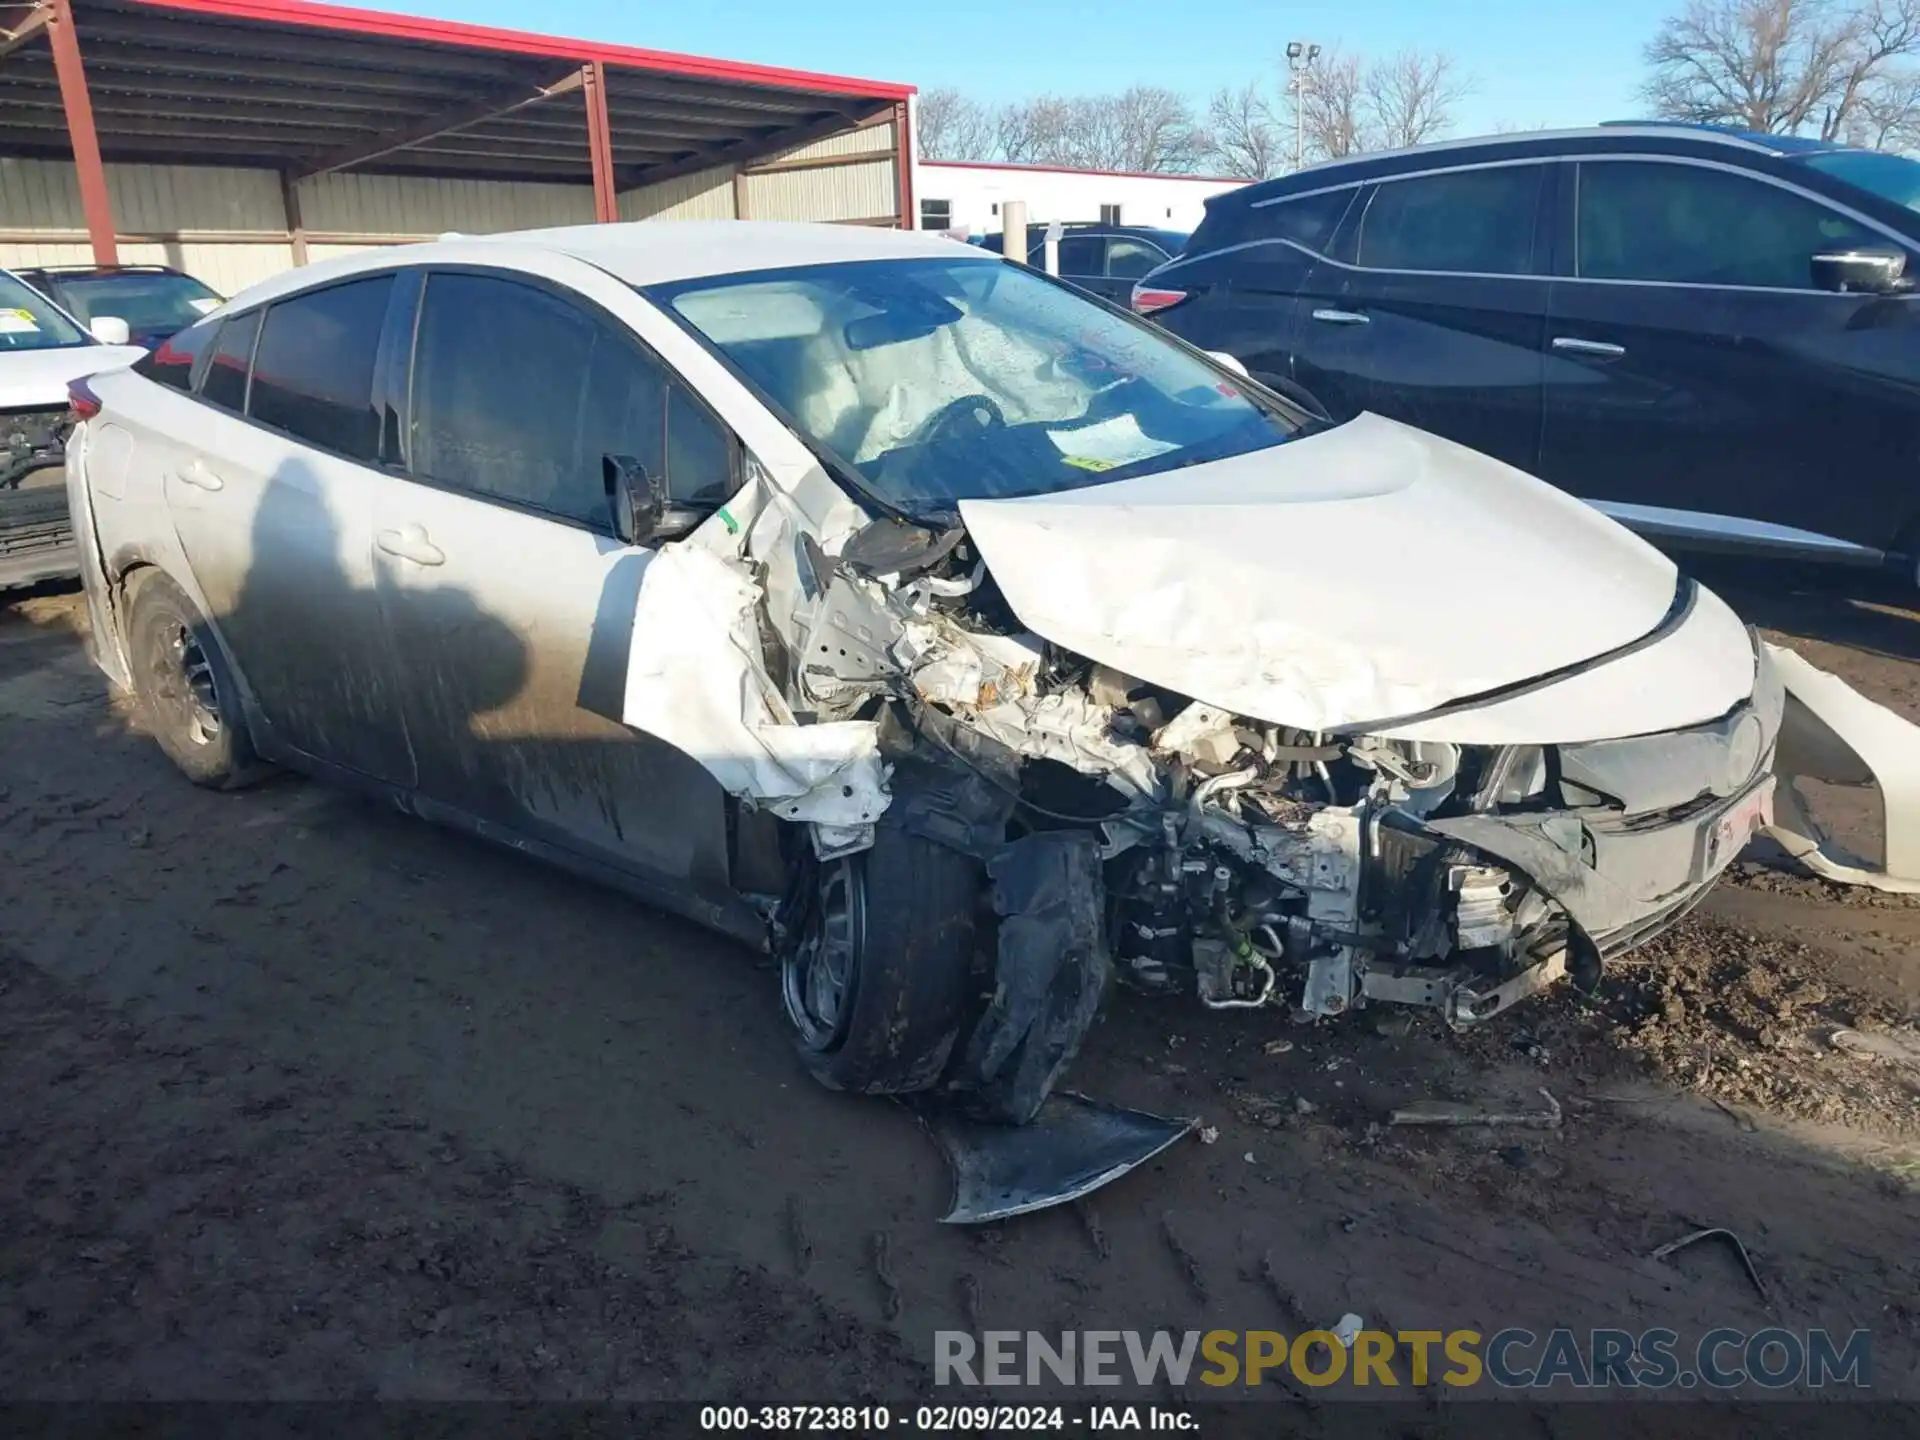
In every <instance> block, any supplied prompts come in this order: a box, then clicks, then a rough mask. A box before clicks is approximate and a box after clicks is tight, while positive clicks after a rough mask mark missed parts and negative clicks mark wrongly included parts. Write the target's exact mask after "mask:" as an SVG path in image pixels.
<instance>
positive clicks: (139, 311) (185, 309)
mask: <svg viewBox="0 0 1920 1440" xmlns="http://www.w3.org/2000/svg"><path fill="white" fill-rule="evenodd" d="M47 283H48V284H49V285H50V286H52V288H53V293H54V294H55V295H56V296H57V297H58V298H59V301H60V303H61V305H63V306H64V307H66V310H67V313H68V314H70V315H72V316H74V317H75V318H76V319H78V320H80V321H82V322H84V323H85V324H88V325H91V324H92V323H93V322H94V321H95V320H98V319H99V318H100V317H101V316H102V315H116V316H118V317H119V318H120V319H122V320H124V321H126V322H127V328H128V329H129V330H131V331H132V332H133V333H134V334H135V335H148V336H153V335H171V334H172V333H173V332H174V331H176V330H184V329H186V328H187V326H189V325H191V324H193V322H194V321H196V320H198V319H199V318H200V317H201V316H202V315H205V314H206V313H207V312H208V311H210V310H216V309H218V308H219V307H220V304H221V303H222V302H221V298H220V296H219V295H217V294H215V293H214V292H213V291H211V290H209V289H208V288H207V287H206V286H204V285H202V284H201V283H200V282H199V281H198V280H196V279H194V278H193V277H192V276H191V275H169V274H165V273H154V272H151V271H140V270H128V271H122V272H119V273H117V274H116V273H108V274H104V275H50V276H48V277H47Z"/></svg>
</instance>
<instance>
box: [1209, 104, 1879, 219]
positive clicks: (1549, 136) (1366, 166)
mask: <svg viewBox="0 0 1920 1440" xmlns="http://www.w3.org/2000/svg"><path fill="white" fill-rule="evenodd" d="M1622 141H1626V142H1630V143H1631V144H1632V145H1633V146H1634V147H1635V148H1636V149H1647V150H1656V151H1671V152H1675V153H1681V154H1687V153H1691V154H1702V153H1707V152H1714V151H1717V152H1719V153H1722V154H1725V153H1726V152H1728V151H1744V152H1745V153H1746V154H1747V155H1748V156H1749V157H1750V158H1755V159H1759V158H1763V157H1768V158H1770V157H1775V156H1781V155H1787V154H1800V153H1802V152H1805V151H1809V150H1835V149H1844V148H1846V147H1844V146H1839V145H1835V144H1833V143H1832V142H1830V141H1814V140H1808V139H1805V138H1804V137H1799V136H1792V135H1765V134H1758V133H1752V132H1748V131H1742V130H1735V129H1732V128H1730V127H1727V126H1721V125H1705V124H1696V123H1692V122H1687V121H1677V120H1671V121H1670V120H1616V121H1609V122H1608V123H1606V124H1604V125H1591V126H1586V127H1583V128H1581V129H1577V130H1532V131H1518V132H1514V133H1511V134H1506V135H1474V136H1463V137H1461V138H1459V139H1452V140H1439V141H1433V142H1431V143H1429V144H1425V145H1415V146H1411V147H1409V148H1406V149H1401V150H1375V151H1370V152H1368V153H1365V154H1360V155H1349V156H1343V157H1341V158H1339V159H1337V160H1322V161H1320V162H1319V163H1317V164H1313V165H1308V166H1305V167H1303V168H1301V169H1299V170H1294V171H1291V172H1289V173H1288V174H1285V175H1281V176H1278V177H1276V178H1275V179H1272V180H1263V181H1261V182H1259V183H1258V184H1255V185H1246V186H1243V187H1241V188H1240V189H1238V190H1229V191H1227V192H1225V193H1224V194H1221V195H1215V196H1212V197H1211V198H1210V199H1208V201H1207V202H1206V203H1207V209H1208V210H1209V211H1213V210H1215V209H1216V207H1221V206H1225V207H1229V208H1231V207H1237V206H1240V205H1259V204H1261V203H1262V202H1263V201H1267V200H1273V199H1279V198H1282V197H1284V196H1287V195H1291V194H1295V193H1300V192H1305V191H1310V190H1318V189H1323V188H1327V187H1331V186H1335V185H1342V184H1350V183H1353V182H1355V181H1357V180H1361V179H1365V178H1368V177H1371V176H1373V175H1376V174H1377V175H1382V176H1384V175H1388V174H1394V173H1404V172H1406V171H1407V170H1410V169H1417V168H1420V167H1421V166H1422V165H1426V164H1434V165H1446V164H1449V163H1468V161H1467V157H1468V156H1475V157H1479V156H1482V155H1486V154H1493V155H1496V156H1497V157H1498V158H1502V159H1505V158H1525V157H1527V156H1529V155H1531V154H1534V153H1535V152H1539V151H1545V152H1547V153H1549V154H1573V153H1576V152H1580V151H1583V150H1584V151H1591V150H1594V149H1596V148H1605V147H1610V146H1615V145H1618V144H1619V143H1620V142H1622Z"/></svg>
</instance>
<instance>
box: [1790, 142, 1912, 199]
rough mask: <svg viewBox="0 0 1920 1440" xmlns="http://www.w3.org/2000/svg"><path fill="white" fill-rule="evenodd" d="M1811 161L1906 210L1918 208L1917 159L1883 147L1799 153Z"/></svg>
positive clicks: (1835, 175) (1810, 163)
mask: <svg viewBox="0 0 1920 1440" xmlns="http://www.w3.org/2000/svg"><path fill="white" fill-rule="evenodd" d="M1800 160H1801V163H1802V164H1804V165H1810V166H1812V167H1813V168H1814V169H1815V170H1820V171H1823V172H1825V173H1826V174H1828V175H1831V176H1833V178H1834V179H1836V180H1845V181H1846V182H1847V183H1848V184H1849V185H1858V186H1859V187H1860V188H1861V189H1862V190H1868V191H1871V192H1872V193H1873V194H1875V195H1878V196H1879V197H1880V198H1881V199H1882V200H1891V201H1892V202H1893V203H1894V204H1896V205H1904V206H1906V207H1907V208H1908V209H1909V210H1920V161H1913V160H1909V159H1908V158H1907V157H1906V156H1904V155H1889V154H1887V153H1886V152H1885V151H1882V150H1820V151H1816V152H1815V153H1814V154H1811V155H1804V156H1801V157H1800Z"/></svg>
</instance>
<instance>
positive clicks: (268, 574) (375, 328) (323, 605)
mask: <svg viewBox="0 0 1920 1440" xmlns="http://www.w3.org/2000/svg"><path fill="white" fill-rule="evenodd" d="M392 285H393V276H392V275H390V274H388V275H379V276H373V277H368V278H362V279H357V280H353V281H349V282H347V283H343V284H340V285H333V286H328V287H325V288H322V289H318V290H310V291H304V292H301V293H299V294H297V295H294V296H290V297H288V298H287V299H285V300H280V301H276V302H274V303H273V304H272V305H271V306H269V307H266V309H265V310H264V312H263V311H261V310H253V311H249V312H247V313H246V314H244V315H240V316H237V317H235V318H233V319H230V320H228V321H227V322H226V323H225V324H224V325H223V326H222V328H221V330H220V332H219V336H218V338H217V340H216V342H215V346H214V353H213V355H212V358H211V362H210V364H209V365H208V366H207V369H206V374H205V377H204V379H203V380H202V382H201V388H200V399H201V401H202V402H204V403H202V404H199V405H192V404H191V402H187V401H185V400H184V398H182V399H181V400H180V401H178V402H177V403H178V404H179V405H180V406H181V407H182V409H183V410H190V418H191V422H192V423H191V428H187V427H186V425H185V424H184V421H182V422H176V424H175V432H176V433H174V434H172V435H170V436H169V435H156V436H155V437H152V438H154V439H155V440H156V441H160V442H164V449H163V450H155V451H154V455H155V458H156V460H157V461H158V463H159V464H160V465H161V466H162V467H163V475H164V489H165V494H166V497H167V509H168V512H169V514H170V516H171V518H172V520H173V525H174V531H175V533H176V535H177V536H178V537H179V540H180V544H181V548H182V550H183V551H184V553H185V555H186V557H187V563H188V565H189V567H190V568H191V570H192V574H193V579H194V582H195V584H196V585H197V586H198V587H199V589H200V592H201V595H202V597H203V598H204V601H205V603H206V605H207V608H208V615H209V618H210V619H211V620H212V621H213V622H214V624H215V625H216V626H217V627H218V628H219V630H220V633H221V634H222V635H223V636H224V637H225V639H226V642H227V645H228V647H229V649H230V650H231V651H232V652H233V654H234V657H235V659H236V661H237V663H238V665H239V668H240V671H241V673H242V675H244V677H245V679H246V682H247V685H248V688H249V689H250V691H251V692H252V696H253V700H254V704H255V706H256V707H257V710H258V714H259V717H260V718H261V719H264V721H265V722H266V726H267V727H268V730H267V732H266V733H265V735H264V736H263V737H262V738H263V739H265V741H266V743H267V747H268V748H269V749H274V748H277V747H288V748H291V749H292V750H295V751H297V752H299V753H300V754H301V755H304V756H307V757H309V758H311V759H314V760H319V761H322V762H325V763H326V764H329V765H334V766H339V767H342V768H344V769H345V770H348V771H351V772H353V773H354V774H356V775H359V776H362V777H366V778H369V779H372V780H375V781H379V782H382V783H385V784H391V785H396V786H401V787H405V786H407V785H410V784H411V783H412V781H413V775H414V772H413V757H412V754H411V750H410V747H409V746H408V743H407V734H406V727H405V723H404V719H403V716H402V711H401V706H400V700H399V694H398V690H397V688H396V685H395V683H394V682H395V675H394V672H393V668H392V657H391V653H390V651H389V650H388V648H387V644H386V637H385V635H384V633H383V627H382V624H381V619H380V612H379V606H378V602H377V600H376V598H375V595H374V584H373V535H372V526H373V517H374V508H375V505H376V503H377V500H376V497H377V495H378V492H379V491H380V489H381V487H383V486H384V485H385V484H386V483H387V481H386V478H385V476H384V475H383V474H382V473H381V472H380V470H379V469H378V468H376V467H377V455H378V446H379V426H378V420H377V418H376V416H375V414H374V411H373V408H372V398H371V397H372V391H373V376H374V367H375V359H376V354H377V351H378V348H379V343H380V336H381V330H382V326H383V324H384V322H385V319H386V314H387V301H388V297H389V293H390V291H391V289H392ZM263 313H264V317H265V318H264V322H263V320H262V315H263ZM149 403H154V404H159V403H167V404H174V403H176V402H175V400H174V397H172V396H170V395H167V394H166V393H165V392H164V391H162V390H160V389H159V388H158V387H155V394H154V396H153V397H151V399H150V402H149ZM188 436H190V437H191V438H190V439H188V438H184V437H188ZM146 438H147V437H143V438H142V443H143V444H144V443H145V442H146Z"/></svg>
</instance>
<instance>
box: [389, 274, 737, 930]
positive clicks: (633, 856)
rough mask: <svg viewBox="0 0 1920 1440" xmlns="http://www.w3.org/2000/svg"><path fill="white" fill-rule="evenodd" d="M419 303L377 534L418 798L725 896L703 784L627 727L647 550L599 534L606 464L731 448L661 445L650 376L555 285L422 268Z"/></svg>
mask: <svg viewBox="0 0 1920 1440" xmlns="http://www.w3.org/2000/svg"><path fill="white" fill-rule="evenodd" d="M420 304H421V310H420V319H419V324H418V331H417V337H416V339H415V341H414V351H413V368H412V384H411V402H410V410H408V411H407V412H405V413H407V414H408V419H407V422H406V426H405V429H406V434H407V444H406V447H405V451H406V461H405V476H404V478H396V479H395V480H394V481H393V482H392V483H391V484H390V485H389V486H388V488H387V490H386V492H385V493H384V495H383V497H382V501H381V505H380V509H379V513H378V515H377V516H376V518H375V522H374V530H375V538H374V544H375V549H376V561H377V570H378V584H379V590H380V598H381V605H382V608H383V610H384V612H385V614H386V617H387V622H388V627H389V631H390V633H391V635H392V640H393V645H394V649H395V652H396V658H397V662H398V665H399V668H400V671H401V674H402V677H403V683H404V685H405V690H406V706H407V718H408V726H409V730H410V732H411V733H412V735H413V736H414V742H415V751H416V754H417V757H418V764H419V772H420V781H419V789H420V793H421V794H422V796H423V797H425V799H426V800H427V801H428V802H430V803H431V802H437V803H439V804H441V805H445V806H449V807H452V808H453V809H455V810H456V811H458V812H460V813H461V814H463V815H466V816H469V817H471V818H472V819H474V820H477V821H479V822H480V823H481V825H482V826H483V827H488V826H491V827H499V828H501V829H504V830H505V831H507V832H509V834H511V835H524V836H527V837H529V838H531V839H534V840H536V841H539V842H542V843H545V844H549V845H552V846H555V847H558V848H560V849H562V850H565V851H567V852H570V853H572V854H575V855H579V856H584V857H586V858H589V859H592V860H596V861H599V862H602V863H607V864H611V865H614V866H616V867H618V868H619V869H621V870H622V871H624V872H627V873H629V874H634V873H645V874H650V875H653V876H657V877H662V878H664V879H667V880H671V881H674V882H677V883H678V884H679V886H680V887H681V889H682V890H685V889H687V888H688V886H689V885H691V888H692V889H693V890H694V891H695V892H698V893H700V894H704V895H714V896H718V895H720V894H722V893H723V892H725V891H726V889H727V886H728V869H727V856H728V845H727V833H726V811H725V807H724V805H723V803H722V799H723V797H722V795H721V792H720V790H719V788H718V786H717V785H715V783H714V782H713V780H712V779H711V777H710V776H708V774H707V772H706V771H705V770H703V769H701V768H700V766H699V765H698V764H697V763H696V762H695V761H693V760H692V759H691V758H690V757H688V756H686V755H684V754H682V753H681V752H679V751H677V750H675V749H673V748H672V747H671V746H668V745H666V744H665V743H663V742H661V741H657V740H653V739H651V738H650V737H647V736H645V735H642V734H640V733H639V732H637V731H634V730H632V729H630V728H628V727H627V726H625V725H624V724H622V723H621V721H620V710H619V703H620V700H621V698H622V697H623V696H624V692H625V668H624V667H625V663H626V655H627V650H628V647H629V641H630V638H631V635H632V626H633V614H634V605H635V602H636V599H637V597H638V594H639V588H640V581H641V576H642V574H643V573H644V570H645V567H646V563H647V559H648V557H649V554H650V552H649V551H647V550H646V549H644V548H640V547H637V546H634V545H630V544H627V543H626V542H624V541H622V540H621V539H620V538H619V537H618V536H617V535H616V534H615V533H614V527H613V523H612V511H611V507H610V505H609V502H608V495H607V487H606V482H605V479H604V474H605V465H604V463H603V462H604V457H606V456H608V455H624V456H631V457H634V458H635V459H637V460H638V461H639V462H640V463H641V464H642V465H643V466H644V467H645V469H646V471H647V473H648V474H649V475H662V474H664V475H666V476H667V478H668V480H669V483H671V482H673V481H674V480H676V479H678V480H683V481H684V480H685V479H686V478H687V477H686V476H676V475H674V474H671V473H669V472H668V470H667V468H666V467H667V466H669V465H670V464H674V465H676V467H677V468H679V469H684V470H686V471H687V472H688V476H691V475H692V474H693V473H694V472H695V471H696V470H697V469H699V468H700V466H701V465H703V464H704V465H706V466H707V467H709V468H710V469H711V468H712V467H713V466H715V465H718V466H719V467H722V468H723V469H724V468H725V467H728V466H730V465H731V463H732V462H731V460H730V451H729V450H728V449H727V444H728V441H727V438H726V437H725V436H724V434H716V435H713V436H710V437H699V438H705V439H706V440H707V443H706V445H705V447H704V449H703V448H702V446H701V444H700V443H699V438H696V439H695V440H691V441H690V440H688V439H687V438H686V435H685V434H684V433H683V434H682V435H680V436H679V437H678V438H679V439H680V441H681V443H680V444H679V445H678V447H677V448H676V447H675V446H673V445H671V444H670V443H669V439H668V433H669V429H670V427H671V426H672V425H673V424H674V419H670V415H671V416H673V417H675V418H676V419H679V422H680V428H681V430H682V431H685V430H686V429H687V428H688V425H689V424H690V422H689V421H687V420H685V419H684V418H680V413H679V411H677V410H675V408H674V406H675V403H676V402H675V401H674V400H673V392H674V387H673V386H672V385H671V384H670V382H669V381H668V379H667V377H666V376H665V375H664V374H663V372H662V371H661V369H660V367H659V365H658V363H657V362H656V361H654V360H653V359H652V358H651V357H648V356H645V355H643V354H641V353H640V351H639V349H638V347H637V346H636V345H634V344H633V343H631V342H630V340H629V338H628V337H627V336H626V335H625V334H624V333H622V332H619V331H617V330H616V328H615V327H614V325H613V323H612V322H610V321H607V320H605V319H604V318H603V317H598V316H597V315H595V314H593V313H591V312H589V311H588V310H587V309H586V308H584V307H583V306H582V305H580V304H577V303H575V302H574V301H572V300H571V299H569V298H568V297H567V296H566V295H565V294H564V293H562V292H560V291H558V290H557V289H555V288H549V287H545V286H542V285H539V284H537V283H533V282H531V281H529V280H524V279H517V278H508V277H507V276H505V275H503V274H499V273H484V272H473V271H458V270H438V269H436V270H435V271H434V272H433V273H431V274H429V275H428V276H427V277H426V283H425V289H424V295H423V297H422V299H421V302H420ZM687 403H688V402H687V401H686V399H685V397H684V396H682V397H680V399H679V400H678V402H677V404H678V405H679V406H681V407H684V406H685V405H686V404H687ZM716 455H717V456H718V459H717V460H716V459H715V456H716ZM727 479H728V476H727V475H723V476H722V477H721V478H720V479H719V480H718V481H717V482H715V488H718V489H724V488H725V486H726V484H727ZM729 493H730V492H729ZM482 617H484V621H485V622H486V623H481V621H482ZM496 629H497V630H498V632H499V634H496ZM500 634H504V635H505V636H506V637H510V638H509V640H508V641H507V642H506V643H502V642H501V641H500ZM490 637H491V638H490Z"/></svg>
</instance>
